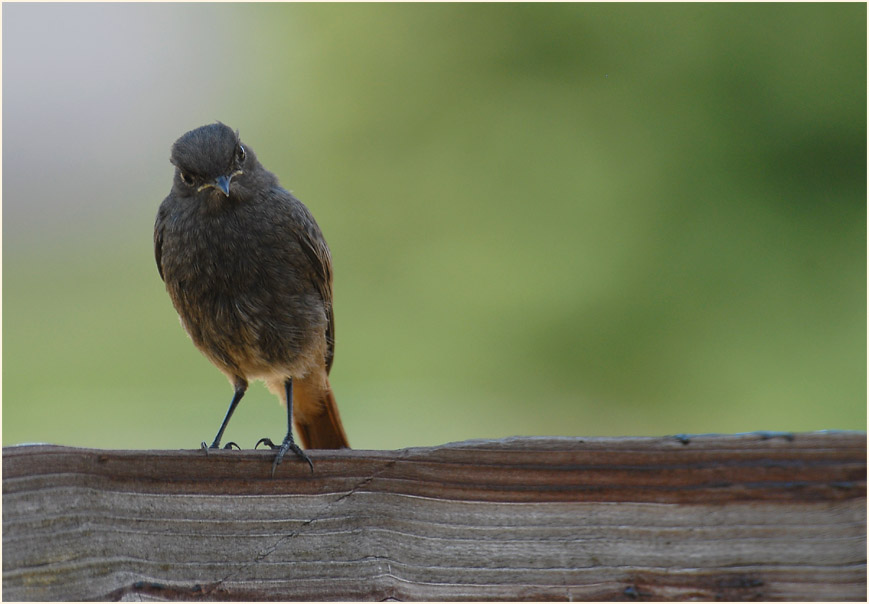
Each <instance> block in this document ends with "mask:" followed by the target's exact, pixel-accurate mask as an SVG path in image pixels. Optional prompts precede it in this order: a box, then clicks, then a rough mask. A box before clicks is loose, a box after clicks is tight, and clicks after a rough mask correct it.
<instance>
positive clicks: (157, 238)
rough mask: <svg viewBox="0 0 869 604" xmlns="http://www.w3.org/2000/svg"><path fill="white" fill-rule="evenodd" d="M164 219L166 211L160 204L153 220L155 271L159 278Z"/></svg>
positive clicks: (161, 269) (161, 264) (161, 267)
mask: <svg viewBox="0 0 869 604" xmlns="http://www.w3.org/2000/svg"><path fill="white" fill-rule="evenodd" d="M165 220H166V213H165V212H164V211H163V206H160V209H159V210H158V211H157V220H156V221H155V222H154V259H155V260H156V261H157V272H158V273H160V278H161V279H163V222H164V221H165ZM163 280H164V281H165V279H163Z"/></svg>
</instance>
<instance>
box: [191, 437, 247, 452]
mask: <svg viewBox="0 0 869 604" xmlns="http://www.w3.org/2000/svg"><path fill="white" fill-rule="evenodd" d="M233 447H235V448H236V449H238V450H239V451H241V447H239V446H238V443H235V442H233V441H229V442H228V443H226V444H225V445H223V449H224V450H226V449H232V448H233ZM199 448H200V449H202V450H203V451H205V454H206V455H208V450H209V449H220V448H221V447H220V445H218V444H217V443H216V442H214V443H211V446H210V447H209V446H208V445H207V444H205V441H204V440H203V441H202V444H200V445H199Z"/></svg>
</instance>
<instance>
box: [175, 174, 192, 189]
mask: <svg viewBox="0 0 869 604" xmlns="http://www.w3.org/2000/svg"><path fill="white" fill-rule="evenodd" d="M178 172H179V174H180V175H181V182H183V183H184V184H185V185H187V186H188V187H192V186H193V181H194V178H193V175H192V174H188V173H187V172H185V171H184V170H179V171H178Z"/></svg>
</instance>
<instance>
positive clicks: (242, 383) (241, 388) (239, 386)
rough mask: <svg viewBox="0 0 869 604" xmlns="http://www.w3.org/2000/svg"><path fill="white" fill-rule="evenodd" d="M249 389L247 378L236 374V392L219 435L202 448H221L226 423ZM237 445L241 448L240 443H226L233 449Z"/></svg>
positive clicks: (228, 447) (203, 444)
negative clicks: (209, 444)
mask: <svg viewBox="0 0 869 604" xmlns="http://www.w3.org/2000/svg"><path fill="white" fill-rule="evenodd" d="M246 390H247V380H245V379H244V378H242V377H238V376H236V378H235V394H233V395H232V401H231V402H230V403H229V409H227V411H226V417H224V418H223V423H222V424H220V430H218V431H217V436H215V437H214V442H213V443H211V446H210V447H208V448H206V447H205V443H204V442H203V443H202V448H203V449H205V450H206V452H207V451H208V449H218V448H220V439H221V438H223V431H224V430H226V425H227V424H228V423H229V418H230V417H232V414H233V412H234V411H235V408H236V407H238V402H239V401H240V400H241V397H243V396H244V393H245V391H246ZM233 445H235V446H236V447H238V448H239V449H241V447H239V446H238V445H236V444H235V443H226V447H224V448H225V449H231V448H232V446H233Z"/></svg>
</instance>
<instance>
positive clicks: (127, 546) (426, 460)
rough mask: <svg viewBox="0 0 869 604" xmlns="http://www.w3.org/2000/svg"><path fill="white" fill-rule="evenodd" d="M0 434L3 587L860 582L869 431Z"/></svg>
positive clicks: (237, 593)
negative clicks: (132, 447) (68, 441)
mask: <svg viewBox="0 0 869 604" xmlns="http://www.w3.org/2000/svg"><path fill="white" fill-rule="evenodd" d="M310 454H311V458H312V459H313V461H314V467H315V472H314V474H313V475H312V474H311V473H310V471H309V470H308V467H307V465H306V464H302V463H294V462H293V461H287V462H285V463H284V464H283V465H281V466H280V467H279V469H278V472H277V475H276V477H275V478H274V479H271V478H270V477H269V472H270V469H271V466H270V460H271V455H272V453H271V452H268V451H216V452H211V453H210V454H209V455H205V453H204V452H202V451H198V450H196V451H106V450H91V449H74V448H68V447H59V446H51V445H37V446H18V447H7V448H4V449H3V597H4V599H6V600H81V599H99V600H105V599H109V600H112V599H114V600H118V599H122V600H154V599H156V600H360V599H362V600H375V599H377V600H380V599H397V600H457V599H464V600H612V599H616V600H650V599H653V600H686V599H705V600H714V599H724V600H865V599H866V435H865V433H848V432H824V433H810V434H796V435H789V434H768V433H758V434H744V435H731V436H715V435H705V436H691V437H687V436H683V437H664V438H530V437H517V438H511V439H504V440H498V441H468V442H462V443H454V444H449V445H444V446H440V447H431V448H415V449H404V450H399V451H362V450H354V451H349V450H345V451H312V452H310Z"/></svg>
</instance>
